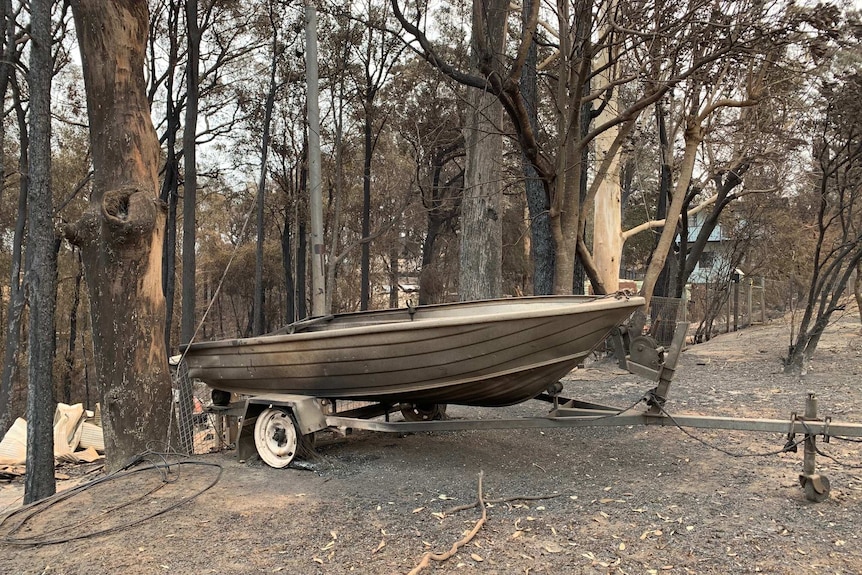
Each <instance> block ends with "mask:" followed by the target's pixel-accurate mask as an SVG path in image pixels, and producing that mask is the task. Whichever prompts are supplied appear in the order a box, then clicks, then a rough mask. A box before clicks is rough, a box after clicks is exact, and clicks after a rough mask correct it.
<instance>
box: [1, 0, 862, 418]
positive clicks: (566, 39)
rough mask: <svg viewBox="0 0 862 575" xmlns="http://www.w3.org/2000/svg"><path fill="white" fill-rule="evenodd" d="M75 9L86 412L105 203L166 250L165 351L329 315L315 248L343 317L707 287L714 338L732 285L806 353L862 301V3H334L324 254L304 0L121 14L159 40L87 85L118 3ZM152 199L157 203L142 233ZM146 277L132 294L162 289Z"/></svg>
mask: <svg viewBox="0 0 862 575" xmlns="http://www.w3.org/2000/svg"><path fill="white" fill-rule="evenodd" d="M71 4H72V7H73V10H70V9H69V7H68V5H67V4H65V3H55V4H54V5H53V11H52V36H53V42H52V44H51V47H52V50H51V55H52V58H53V77H52V87H51V92H50V94H51V102H50V110H51V112H50V145H51V147H50V150H51V158H50V183H51V185H50V189H51V192H52V195H53V203H52V216H53V220H54V222H55V224H56V227H57V229H58V238H60V235H59V230H60V229H63V230H64V231H65V236H64V237H63V239H62V240H60V239H58V240H57V241H56V242H54V244H52V245H54V249H55V250H56V254H57V277H56V316H55V320H54V334H53V341H54V343H55V351H54V359H53V374H54V375H53V379H54V395H55V398H56V399H57V400H59V401H64V402H66V403H73V402H84V403H85V404H86V406H88V407H92V405H93V404H94V403H95V402H96V401H98V398H99V394H100V390H99V387H100V384H99V374H98V373H97V371H98V370H97V367H98V365H99V362H97V361H96V358H95V357H94V352H93V350H94V333H95V334H96V337H97V338H98V337H99V333H101V332H100V331H99V329H95V328H94V322H96V321H107V320H106V319H105V316H104V315H103V316H99V314H98V313H96V312H97V311H98V310H96V309H95V308H96V306H101V305H103V304H100V303H98V301H97V299H96V298H94V297H93V294H92V285H93V283H92V281H90V280H92V278H90V277H85V276H86V274H85V271H86V270H87V269H92V270H95V269H98V267H97V266H98V265H100V264H99V263H98V262H99V260H98V258H95V259H94V256H93V255H92V254H90V255H88V252H87V250H88V249H95V248H94V247H93V246H95V245H96V244H95V243H93V242H94V241H95V240H93V239H92V238H90V239H86V238H84V236H82V235H80V234H86V233H87V232H88V228H87V227H86V226H82V225H81V222H86V221H88V220H87V218H88V217H90V216H88V214H92V213H93V212H92V209H93V206H94V205H95V203H94V200H96V199H98V200H99V202H101V203H100V204H99V205H101V206H102V207H103V208H104V210H106V212H105V213H106V214H108V216H111V217H112V218H113V219H112V220H111V219H109V220H108V221H113V222H114V223H116V224H117V225H118V226H120V224H122V226H125V227H123V229H124V230H125V231H123V232H122V233H124V234H131V235H130V236H128V237H134V238H136V239H135V242H137V243H135V245H136V246H138V247H140V250H141V251H140V253H141V254H144V253H146V254H152V253H155V254H156V256H157V258H158V260H157V262H155V261H149V260H148V261H147V262H141V261H138V264H140V269H141V270H144V268H146V265H150V264H152V265H155V264H156V263H157V264H158V266H157V267H159V266H160V272H161V293H162V294H163V295H164V297H165V300H164V308H165V309H164V312H161V311H159V314H163V317H164V321H163V322H162V323H163V325H162V324H161V323H159V322H155V321H153V322H149V320H148V322H149V323H147V325H148V326H149V327H148V328H146V329H149V330H150V331H153V330H158V331H159V333H158V335H157V337H156V341H158V342H159V343H161V342H162V341H165V342H166V344H165V346H164V348H165V349H164V351H165V352H166V353H167V354H174V353H176V352H177V349H178V344H179V343H182V342H186V341H189V340H190V339H191V338H192V337H194V338H195V339H196V340H208V339H218V338H227V337H237V336H248V335H251V334H253V333H265V332H267V331H271V330H274V329H277V328H279V327H281V326H283V325H284V324H286V323H290V322H292V321H295V320H298V319H302V318H304V317H306V316H308V315H309V314H310V311H311V308H310V302H311V296H312V294H311V289H312V286H311V283H310V282H311V279H310V278H311V273H310V271H309V270H310V269H311V264H312V258H322V260H323V263H324V268H325V273H326V278H325V279H326V298H327V300H326V306H327V311H330V312H339V311H351V310H358V309H366V308H371V309H373V308H382V307H390V306H399V305H404V304H405V303H406V302H407V301H408V300H412V301H413V302H418V303H433V302H440V301H447V300H453V299H455V300H457V299H459V298H461V299H464V298H471V299H472V298H476V297H489V296H507V295H529V294H547V293H583V292H584V291H590V290H592V291H596V292H610V291H614V290H616V289H619V288H621V287H630V288H633V289H635V290H642V291H643V292H644V294H645V295H647V296H648V297H652V296H664V297H670V298H679V297H683V296H685V297H689V298H694V297H696V296H698V294H708V295H703V296H702V297H703V299H701V300H698V301H695V300H694V299H692V300H691V301H692V304H691V309H692V310H695V308H696V314H698V315H697V316H696V317H692V320H693V321H694V322H701V327H703V326H707V327H705V328H704V331H703V333H705V334H707V335H706V337H709V336H710V334H711V333H713V331H712V326H713V325H715V324H716V323H720V322H722V321H723V319H724V315H723V313H724V312H723V311H722V309H726V308H723V307H722V305H725V304H727V302H728V300H729V298H731V297H732V295H733V289H732V286H733V284H734V280H735V279H740V278H746V279H744V280H741V281H748V279H749V278H757V280H756V281H757V282H761V281H762V282H763V285H764V286H766V295H765V298H764V305H765V307H766V310H765V311H767V312H769V313H774V314H779V313H784V312H787V311H795V314H796V315H795V317H796V318H797V325H798V327H797V329H796V330H795V332H794V333H793V334H792V335H791V336H789V337H788V346H789V347H790V353H789V354H788V358H787V360H788V364H792V363H793V362H795V361H796V359H795V358H796V355H795V354H802V355H801V356H800V358H799V362H800V364H799V365H802V363H801V362H803V359H802V358H804V357H806V356H810V354H811V353H813V350H814V347H816V338H817V333H818V330H821V331H822V327H823V326H824V325H825V323H828V321H829V317H830V315H831V314H832V313H833V312H836V311H840V310H841V306H842V305H843V303H844V302H845V301H846V296H847V295H848V293H849V291H852V290H854V285H855V292H856V294H857V297H860V299H862V296H859V295H858V294H860V292H862V287H860V284H859V280H858V278H859V276H860V275H862V274H859V273H858V268H859V265H860V264H859V262H860V258H862V255H860V243H862V242H860V230H862V213H860V207H859V206H860V202H862V199H860V197H859V196H860V186H859V181H860V179H859V175H860V129H862V113H860V112H862V110H859V106H860V103H859V99H858V94H859V93H860V77H862V51H860V45H859V41H860V34H862V33H860V30H862V27H860V20H859V13H858V12H857V11H853V10H852V9H849V8H848V7H847V6H846V2H841V1H839V0H834V1H830V2H823V3H819V4H816V5H814V4H810V5H809V4H806V3H798V2H790V1H784V0H769V1H764V0H709V1H706V0H692V1H687V2H682V3H680V2H676V1H666V2H665V1H658V2H657V1H655V0H594V1H592V2H589V1H583V0H571V1H569V0H560V1H558V2H556V3H539V2H536V1H535V0H524V1H523V4H519V3H517V2H516V3H511V2H509V1H501V0H484V1H483V0H475V2H474V3H472V4H469V3H451V2H447V1H443V2H433V3H425V2H423V1H418V2H417V1H415V0H366V1H363V2H344V3H331V2H321V3H320V4H319V5H317V6H316V9H317V10H316V13H317V18H318V27H317V33H318V37H319V45H318V46H317V50H318V58H317V60H316V62H317V66H318V73H319V87H320V93H319V107H320V132H319V138H320V154H321V191H322V198H323V206H322V209H323V222H324V232H323V233H324V244H323V245H324V248H323V250H322V252H321V253H313V252H314V250H312V247H311V244H310V241H309V239H308V234H309V232H310V223H309V222H310V217H311V207H310V205H309V201H308V198H309V177H308V176H309V174H308V166H309V155H310V150H309V129H308V123H307V110H308V105H307V91H306V86H307V71H308V70H307V59H306V54H307V53H308V50H309V48H310V47H309V46H308V45H307V42H308V40H307V39H308V37H309V36H308V35H307V34H306V17H307V14H308V10H307V9H306V7H305V6H303V5H300V4H297V3H292V2H285V1H282V0H267V1H265V2H254V3H249V2H237V1H222V0H188V1H186V2H179V1H178V0H177V1H174V0H152V1H150V2H149V10H148V11H147V12H146V14H144V13H143V12H141V13H140V14H137V13H135V14H132V16H128V15H123V13H122V3H119V4H118V3H116V2H109V3H108V4H109V5H111V6H112V9H113V7H115V6H120V7H121V8H118V10H120V12H118V13H119V14H120V16H118V18H131V17H135V18H137V20H136V22H141V23H143V24H144V25H145V26H144V28H146V29H141V30H138V32H140V34H139V35H138V36H136V37H135V38H134V39H133V40H134V41H140V42H141V44H140V46H138V48H139V50H137V51H135V50H133V51H132V54H131V57H130V58H129V59H128V60H127V61H123V62H124V64H123V65H119V66H117V67H116V68H111V67H110V66H105V67H104V68H103V69H97V70H90V71H89V72H88V71H87V69H86V67H87V65H88V62H90V64H93V63H94V62H95V60H88V57H87V55H86V54H85V55H84V56H83V57H82V55H81V52H80V50H81V49H82V48H84V49H87V48H86V47H87V46H88V45H87V43H86V42H87V38H86V34H87V33H89V32H88V31H86V30H81V29H77V30H76V26H75V20H76V19H77V20H79V21H86V20H81V15H82V14H84V13H86V10H87V9H90V8H89V6H88V5H89V4H90V3H89V2H86V1H83V0H82V1H76V2H72V3H71ZM145 4H146V3H141V2H133V3H131V4H130V5H134V6H135V7H145ZM29 10H30V7H29V4H25V3H22V2H20V1H18V0H14V1H10V0H3V1H2V9H0V13H2V19H0V21H2V22H3V25H4V32H5V34H4V35H3V52H4V55H3V58H2V60H0V89H2V92H3V102H4V107H3V118H2V120H3V121H2V124H0V125H2V131H0V139H2V144H3V145H2V150H3V162H2V169H3V178H2V187H0V242H2V249H0V328H2V330H3V331H2V334H0V342H2V345H0V349H3V350H4V358H3V370H4V371H3V380H2V387H0V406H2V408H3V409H0V424H2V425H0V428H6V427H8V425H9V424H11V419H10V417H11V416H13V415H18V414H21V413H22V412H23V405H24V403H23V401H24V397H25V395H26V385H27V383H26V382H27V369H26V367H25V366H26V365H27V358H28V353H29V345H28V333H29V330H31V329H32V328H31V327H30V324H29V323H28V317H29V314H30V310H28V307H27V300H26V297H25V291H26V290H25V287H26V280H25V272H26V270H27V253H28V252H29V251H30V250H31V249H32V247H33V246H35V245H36V244H35V243H34V242H35V241H36V239H37V238H34V237H32V236H31V235H30V233H29V232H28V229H29V228H28V221H27V213H28V212H27V206H28V198H29V197H31V195H32V190H31V189H30V188H29V187H28V178H27V177H26V176H27V174H28V166H29V162H30V158H29V157H28V149H29V148H30V144H31V142H30V140H29V130H30V129H31V127H32V126H33V125H34V121H35V119H34V118H33V114H35V113H36V111H37V110H38V109H39V108H38V107H35V106H34V105H33V101H34V100H33V98H32V94H31V90H30V87H29V84H28V81H27V75H26V70H27V69H28V66H29V63H30V62H31V61H32V58H33V38H32V37H31V35H30V34H29V33H28V27H29V24H30V21H31V14H30V13H29ZM136 30H137V29H136ZM82 35H83V36H82ZM94 45H95V44H94ZM118 45H121V44H118ZM91 56H92V55H91ZM138 58H139V59H138ZM112 61H113V60H112ZM117 61H119V60H117ZM138 63H140V68H141V70H140V72H141V73H142V78H143V80H142V82H143V84H142V85H141V86H136V87H135V88H134V89H135V90H137V89H138V88H140V95H141V100H140V102H135V107H133V108H132V110H133V111H134V110H138V112H135V113H136V114H138V115H137V116H135V117H138V118H139V117H144V118H145V119H151V121H152V124H153V127H154V130H155V141H154V143H153V145H152V146H151V145H150V142H149V140H147V138H149V135H148V134H149V132H147V130H148V128H146V127H145V128H146V129H144V128H140V129H141V130H143V131H142V132H140V133H141V134H143V136H142V140H141V149H142V150H143V152H141V153H140V155H139V158H142V159H141V160H140V161H141V166H142V167H144V168H146V169H145V170H143V171H139V172H135V170H134V169H132V168H134V166H133V165H132V164H130V163H128V157H126V158H125V159H124V157H123V153H122V151H119V150H118V149H115V148H113V147H112V146H113V144H112V142H122V141H123V137H122V134H123V132H122V130H124V129H127V130H132V128H129V127H128V126H126V127H123V126H122V125H120V124H121V122H119V121H118V118H119V117H120V116H121V113H120V111H119V110H120V109H121V108H120V107H119V104H118V108H117V112H116V114H117V116H116V117H114V116H110V112H105V111H103V112H102V113H103V114H105V113H107V114H109V117H105V118H101V119H96V118H94V116H93V114H94V112H95V111H96V110H97V109H101V108H100V106H97V105H95V104H94V103H93V102H94V101H97V100H94V99H93V97H94V96H93V94H94V91H93V90H94V86H96V82H97V80H98V81H101V80H105V79H106V78H107V80H108V81H110V82H117V81H119V80H118V78H119V77H120V76H123V75H124V74H125V73H126V72H127V71H128V67H127V66H132V68H134V67H135V66H137V65H138ZM132 72H136V71H135V70H134V69H133V70H132ZM98 74H102V77H101V80H100V78H99V77H97V76H98ZM85 75H87V79H88V81H87V84H86V86H85V82H84V77H85ZM132 76H133V78H132V80H133V79H134V74H132ZM132 84H134V82H132ZM103 89H104V90H105V92H104V93H103V94H102V95H103V96H104V97H105V98H107V100H104V101H113V100H112V98H113V97H114V96H115V94H112V92H111V91H110V86H108V87H103ZM136 93H137V92H136ZM88 98H89V99H90V103H89V114H88ZM122 103H123V102H121V104H122ZM139 104H140V105H139ZM124 105H125V104H124ZM141 114H143V116H141ZM147 114H148V115H147ZM97 122H101V124H98V125H99V126H101V128H99V129H101V130H103V132H102V133H94V134H93V135H91V134H90V132H89V130H91V129H93V130H95V128H96V123H97ZM117 130H119V132H117ZM136 130H138V128H134V130H133V131H136ZM136 133H137V132H136ZM139 151H140V150H139ZM111 158H113V159H111ZM100 162H102V163H101V164H100ZM153 162H154V163H153ZM151 163H152V167H153V172H152V173H153V174H154V175H153V176H151V175H150V173H149V172H148V171H147V170H149V169H150V167H151V166H150V164H151ZM100 166H102V167H101V168H100ZM94 167H95V170H96V171H95V173H94ZM106 170H107V171H111V170H113V171H111V174H112V175H111V177H112V178H114V181H112V182H108V184H111V185H113V187H111V186H110V185H109V186H108V187H107V188H106V187H105V185H107V184H106V180H105V179H104V175H103V174H104V173H106ZM124 170H126V171H124ZM128 170H130V171H128ZM123 174H126V176H128V174H133V175H134V174H137V175H134V177H132V176H128V178H129V179H131V180H134V181H126V182H124V181H122V178H123V177H126V176H124V175H123ZM141 174H143V175H141ZM142 182H143V183H142ZM130 185H131V186H132V188H129V187H128V186H130ZM123 186H126V187H125V188H124V187H123ZM149 187H153V189H149ZM123 190H125V191H123ZM103 194H107V195H105V196H104V197H103ZM111 194H114V195H111ZM141 194H144V195H146V194H149V195H151V196H152V197H153V198H155V203H154V204H153V205H157V206H158V208H159V209H158V210H154V211H153V212H152V214H151V216H152V218H153V219H152V220H151V221H149V220H148V223H146V224H145V225H144V224H141V226H138V224H137V223H135V222H131V223H129V222H128V221H127V220H128V217H129V215H130V214H137V213H138V212H135V210H136V209H138V208H140V207H141V206H142V205H144V204H146V205H147V206H149V205H150V204H149V203H147V202H148V201H149V200H147V201H146V202H143V204H142V203H140V202H139V201H138V200H140V198H141V197H142V196H141ZM105 198H108V200H110V201H108V200H105ZM136 198H137V199H136ZM106 202H107V203H106ZM136 202H138V203H136ZM104 206H108V207H104ZM148 209H149V208H148ZM88 210H89V211H88ZM122 226H120V227H122ZM142 226H144V227H146V228H147V229H146V230H144V227H142ZM149 226H152V228H153V230H154V231H153V233H152V234H150V235H146V237H145V238H143V236H141V232H142V230H143V231H147V230H149V229H150V228H149ZM118 229H119V228H118ZM90 231H92V230H90ZM115 231H116V230H115ZM148 233H149V232H148ZM124 237H126V236H124ZM142 238H143V239H142ZM42 239H43V240H44V238H42ZM109 239H110V238H109ZM144 240H146V241H144ZM100 241H101V240H100ZM113 241H115V243H113V244H111V243H110V241H109V242H108V243H107V244H104V245H102V248H100V249H103V250H107V252H110V251H111V250H113V249H114V248H115V247H116V246H117V245H120V244H117V243H116V238H114V240H113ZM100 245H101V244H100ZM130 245H131V244H130V243H125V244H123V246H124V248H123V249H129V250H131V248H130ZM111 246H114V247H111ZM141 246H143V247H141ZM150 249H152V250H153V251H149V250H150ZM107 252H103V253H107ZM112 253H113V252H112ZM124 253H125V252H124ZM127 255H128V257H133V256H134V254H127ZM124 257H126V256H124ZM139 259H140V258H139ZM145 264H146V265H145ZM88 266H91V268H88ZM92 266H95V267H92ZM120 269H125V268H120ZM135 269H138V268H135ZM146 269H147V270H149V268H146ZM87 273H89V272H87ZM141 273H142V274H143V273H144V272H143V271H142V272H141ZM147 273H149V272H147ZM854 278H856V279H855V282H856V283H855V284H854ZM132 279H134V278H132ZM85 280H86V281H85ZM126 280H128V283H127V284H120V283H116V284H114V285H115V286H123V285H125V286H127V287H125V288H123V287H117V288H116V289H135V288H133V287H128V286H131V284H132V283H134V282H133V281H132V280H131V279H129V278H126ZM106 289H107V288H106ZM103 295H104V294H102V296H103ZM100 297H101V296H100ZM148 297H149V296H148ZM99 301H101V300H99ZM129 301H130V302H132V300H129ZM136 305H137V304H136ZM159 305H161V303H159ZM154 309H158V308H155V307H154V308H150V309H149V312H153V310H154ZM91 312H92V313H91ZM693 313H695V312H693ZM824 322H825V323H824ZM157 324H158V325H157ZM97 327H98V326H97ZM42 335H43V337H45V338H51V334H47V333H44V334H42ZM812 344H813V345H812ZM95 345H99V342H98V341H96V342H95ZM152 357H156V356H155V355H153V356H152Z"/></svg>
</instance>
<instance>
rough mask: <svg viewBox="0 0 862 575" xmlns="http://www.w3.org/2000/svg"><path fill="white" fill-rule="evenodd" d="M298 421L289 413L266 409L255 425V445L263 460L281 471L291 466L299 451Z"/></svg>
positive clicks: (281, 410)
mask: <svg viewBox="0 0 862 575" xmlns="http://www.w3.org/2000/svg"><path fill="white" fill-rule="evenodd" d="M297 437H298V435H297V431H296V420H294V418H293V414H291V413H290V412H289V411H285V410H283V409H278V408H269V409H264V410H263V411H262V412H261V414H260V415H258V416H257V421H256V422H255V424H254V445H255V447H256V448H257V453H258V455H260V458H261V460H263V462H264V463H266V464H267V465H269V466H270V467H275V468H276V469H281V468H283V467H287V466H288V465H290V462H291V461H293V458H294V457H296V453H297V450H298V442H297Z"/></svg>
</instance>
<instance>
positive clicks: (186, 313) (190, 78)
mask: <svg viewBox="0 0 862 575" xmlns="http://www.w3.org/2000/svg"><path fill="white" fill-rule="evenodd" d="M145 6H146V4H145ZM186 36H187V41H188V56H187V64H186V123H185V126H183V161H184V171H185V178H184V180H183V312H182V319H181V320H180V341H182V342H183V343H189V342H191V340H192V337H193V336H194V333H195V301H196V289H195V268H196V267H197V264H196V258H195V243H196V239H195V238H196V232H197V193H198V192H197V190H198V172H197V154H196V152H195V143H196V141H197V125H198V66H199V60H200V46H201V33H200V29H199V27H198V2H197V0H187V1H186Z"/></svg>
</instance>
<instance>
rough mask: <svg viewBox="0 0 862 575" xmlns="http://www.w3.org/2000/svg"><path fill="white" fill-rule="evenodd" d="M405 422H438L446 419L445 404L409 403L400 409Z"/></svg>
mask: <svg viewBox="0 0 862 575" xmlns="http://www.w3.org/2000/svg"><path fill="white" fill-rule="evenodd" d="M401 415H402V416H403V417H404V420H405V421H439V420H441V419H446V404H445V403H411V404H409V405H405V406H403V407H402V408H401Z"/></svg>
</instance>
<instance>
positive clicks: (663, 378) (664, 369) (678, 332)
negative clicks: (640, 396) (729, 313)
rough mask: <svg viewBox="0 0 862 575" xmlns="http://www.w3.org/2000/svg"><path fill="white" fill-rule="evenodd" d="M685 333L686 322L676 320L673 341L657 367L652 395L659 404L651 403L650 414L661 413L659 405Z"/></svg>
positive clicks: (662, 402) (669, 380)
mask: <svg viewBox="0 0 862 575" xmlns="http://www.w3.org/2000/svg"><path fill="white" fill-rule="evenodd" d="M687 333H688V323H686V322H677V324H676V329H675V330H674V332H673V341H672V342H671V344H670V350H669V351H668V352H667V354H666V355H665V356H664V361H662V364H661V367H660V368H659V371H658V385H657V386H656V388H655V390H654V392H653V397H654V398H655V399H656V401H657V402H659V404H660V405H658V404H653V405H651V406H650V408H649V411H647V413H648V414H650V415H659V414H660V413H661V405H663V404H664V402H665V401H667V395H668V391H669V390H670V384H671V381H673V375H674V373H675V372H676V364H677V362H678V361H679V355H680V353H682V348H683V347H684V346H685V336H686V335H687Z"/></svg>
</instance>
